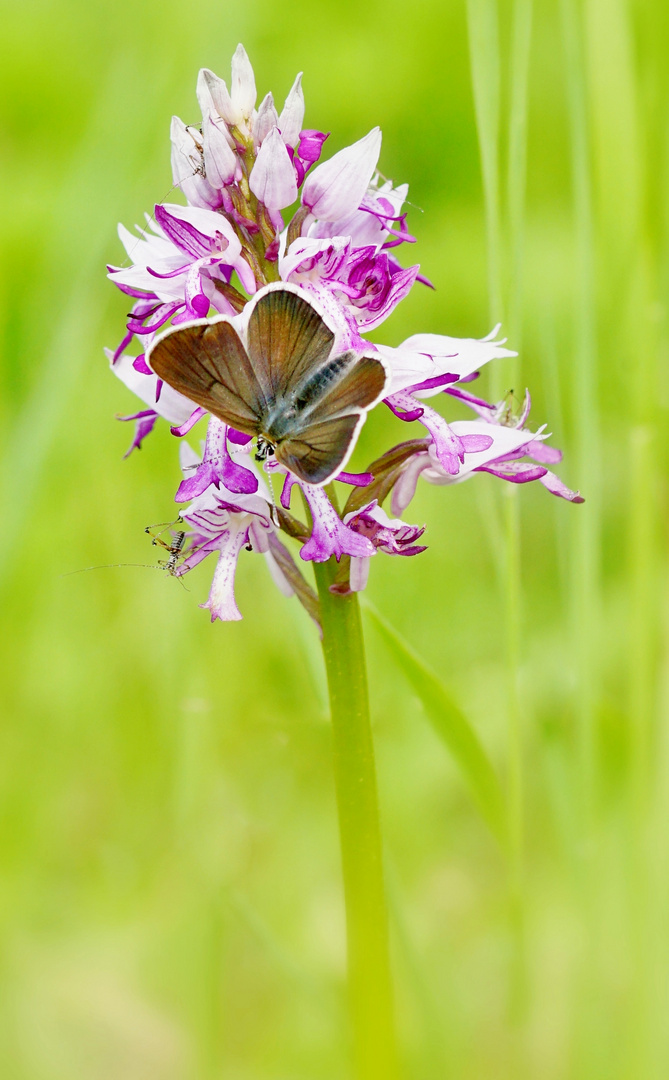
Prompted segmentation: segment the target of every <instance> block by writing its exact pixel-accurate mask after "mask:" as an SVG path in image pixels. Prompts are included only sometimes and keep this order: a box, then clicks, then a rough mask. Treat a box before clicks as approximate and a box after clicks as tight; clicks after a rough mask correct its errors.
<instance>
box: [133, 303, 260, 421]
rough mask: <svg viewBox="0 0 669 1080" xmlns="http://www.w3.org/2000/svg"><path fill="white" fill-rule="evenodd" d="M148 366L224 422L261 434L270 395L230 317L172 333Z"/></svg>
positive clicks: (160, 340) (158, 343) (154, 349)
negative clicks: (261, 382) (267, 393)
mask: <svg viewBox="0 0 669 1080" xmlns="http://www.w3.org/2000/svg"><path fill="white" fill-rule="evenodd" d="M147 362H148V363H149V365H150V366H151V368H152V369H153V371H155V373H156V375H158V377H159V378H161V379H164V380H165V382H166V383H168V384H169V385H170V386H171V387H173V389H174V390H178V391H179V393H181V394H184V395H185V396H186V397H187V398H190V400H191V401H194V402H195V403H196V404H197V405H201V406H202V408H204V409H207V411H208V412H210V413H212V415H213V416H217V417H218V418H219V420H223V422H224V423H226V424H230V425H231V426H232V427H235V428H238V429H239V431H244V432H246V434H248V435H257V434H258V432H259V431H260V419H261V417H262V415H263V414H264V412H265V410H266V401H265V395H264V394H263V391H262V389H261V386H260V383H259V382H258V379H257V378H256V375H255V372H254V370H253V367H252V365H251V362H250V360H249V358H248V356H247V353H246V349H245V348H244V345H243V343H242V342H241V341H240V339H239V336H238V334H237V332H236V330H235V329H234V327H233V326H232V325H231V324H230V322H228V320H227V319H226V318H225V317H223V318H221V319H217V320H215V321H211V320H209V321H206V320H200V321H198V322H193V323H189V324H188V325H186V326H177V327H174V329H171V330H168V331H167V333H165V334H163V335H161V337H159V338H157V339H156V341H155V342H154V343H153V345H152V347H151V349H150V350H149V352H148V353H147Z"/></svg>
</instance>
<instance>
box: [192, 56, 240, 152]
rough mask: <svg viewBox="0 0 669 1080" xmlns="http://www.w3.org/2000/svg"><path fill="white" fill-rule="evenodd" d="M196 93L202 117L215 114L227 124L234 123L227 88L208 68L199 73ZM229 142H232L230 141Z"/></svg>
mask: <svg viewBox="0 0 669 1080" xmlns="http://www.w3.org/2000/svg"><path fill="white" fill-rule="evenodd" d="M196 93H197V100H198V102H199V105H200V108H201V109H202V115H203V116H205V115H206V114H207V113H208V112H216V113H218V115H219V116H220V117H222V118H223V120H225V121H226V122H227V123H228V124H231V123H233V122H234V121H233V115H234V110H233V105H232V101H231V99H230V94H229V93H228V88H227V86H226V85H225V82H224V81H223V79H219V77H218V75H214V73H213V71H210V70H209V68H202V69H201V71H200V72H199V74H198V77H197V90H196ZM230 142H232V140H231V139H230Z"/></svg>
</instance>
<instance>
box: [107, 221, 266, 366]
mask: <svg viewBox="0 0 669 1080" xmlns="http://www.w3.org/2000/svg"><path fill="white" fill-rule="evenodd" d="M138 232H139V238H137V237H134V236H133V235H132V234H131V233H129V232H128V230H127V229H125V228H124V227H123V226H122V225H121V226H119V235H120V237H121V241H122V242H123V244H124V246H125V249H126V251H127V253H128V255H129V257H130V258H131V259H132V266H129V267H125V268H119V267H110V268H109V277H110V278H111V280H112V281H113V282H114V284H115V285H117V286H118V287H119V288H120V289H121V290H122V291H123V292H129V293H130V295H132V296H134V297H137V298H138V304H139V305H144V307H140V309H139V310H136V311H133V314H132V318H131V321H130V323H129V327H128V328H129V330H132V332H133V333H135V334H139V335H140V336H142V337H143V339H144V341H145V343H146V344H147V345H148V344H149V342H150V340H151V337H150V336H151V335H152V334H154V333H155V332H156V330H158V329H160V327H161V326H163V325H164V323H165V322H167V320H168V319H170V318H171V319H173V320H175V319H176V321H177V322H178V321H179V319H182V320H183V319H193V318H201V317H202V316H204V315H206V314H207V313H208V311H209V308H210V306H213V307H214V308H215V309H216V310H217V311H219V312H222V313H224V314H230V313H232V311H233V309H231V307H230V304H229V302H228V301H227V300H226V298H225V295H224V293H223V292H221V291H220V290H219V289H218V288H217V285H216V282H224V283H226V284H227V283H228V282H229V281H230V278H231V276H232V273H233V271H236V272H237V274H238V276H239V278H240V280H241V281H242V282H243V284H244V287H245V288H246V289H247V290H248V291H250V292H253V291H254V289H255V279H254V277H253V273H252V271H251V269H250V267H249V265H248V263H247V262H246V260H245V259H244V257H243V255H242V246H241V243H240V241H239V238H238V237H237V234H236V233H235V231H234V229H233V227H232V225H231V224H230V222H229V221H227V220H226V218H225V217H223V215H221V214H215V213H213V212H212V211H210V210H203V209H201V208H200V207H194V206H177V205H176V204H169V203H167V204H164V205H161V204H159V205H158V206H156V209H155V221H153V220H150V221H149V224H148V229H147V230H141V229H138ZM140 297H141V298H143V299H139V298H140ZM147 320H148V321H147Z"/></svg>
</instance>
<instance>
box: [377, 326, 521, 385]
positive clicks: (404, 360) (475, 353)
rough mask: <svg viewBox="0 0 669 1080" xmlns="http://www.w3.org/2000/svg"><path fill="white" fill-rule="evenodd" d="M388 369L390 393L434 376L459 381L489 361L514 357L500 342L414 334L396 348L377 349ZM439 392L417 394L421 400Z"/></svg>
mask: <svg viewBox="0 0 669 1080" xmlns="http://www.w3.org/2000/svg"><path fill="white" fill-rule="evenodd" d="M378 349H379V352H380V353H381V354H382V355H383V356H385V357H386V359H387V360H388V362H389V363H390V366H391V371H392V383H391V393H395V391H396V390H404V389H407V388H409V387H413V386H416V385H417V384H419V383H423V382H425V381H426V380H428V379H434V378H435V377H436V376H439V375H444V374H446V373H452V374H454V375H456V376H457V377H458V378H459V379H462V378H465V377H467V376H468V375H471V374H472V373H473V372H475V371H478V369H479V368H481V367H483V365H484V364H487V363H488V362H489V361H490V360H495V359H498V358H499V357H503V356H517V355H518V354H517V353H515V352H512V351H511V350H510V349H504V348H502V345H501V343H500V342H494V341H490V340H488V339H483V340H478V339H476V338H452V337H446V336H445V335H443V334H413V335H412V336H411V337H409V338H407V339H406V341H403V342H402V344H401V345H400V346H398V347H397V348H396V349H391V348H389V347H388V346H385V345H379V346H378ZM437 393H439V387H438V386H433V387H431V388H429V387H428V388H427V389H422V390H420V391H417V395H418V396H419V397H421V398H425V397H431V396H432V395H433V394H437Z"/></svg>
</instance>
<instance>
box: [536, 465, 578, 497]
mask: <svg viewBox="0 0 669 1080" xmlns="http://www.w3.org/2000/svg"><path fill="white" fill-rule="evenodd" d="M540 482H541V483H542V484H543V485H544V487H545V488H546V489H547V490H548V491H550V493H551V495H557V496H558V497H559V498H560V499H566V500H567V501H568V502H573V503H583V502H585V499H584V498H583V496H582V495H581V493H580V491H572V490H571V488H568V487H567V485H566V484H563V483H562V480H560V478H559V476H556V475H555V473H552V472H551V471H550V470H549V469H547V470H546V472H545V473H544V475H543V476H542V477H540Z"/></svg>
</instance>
